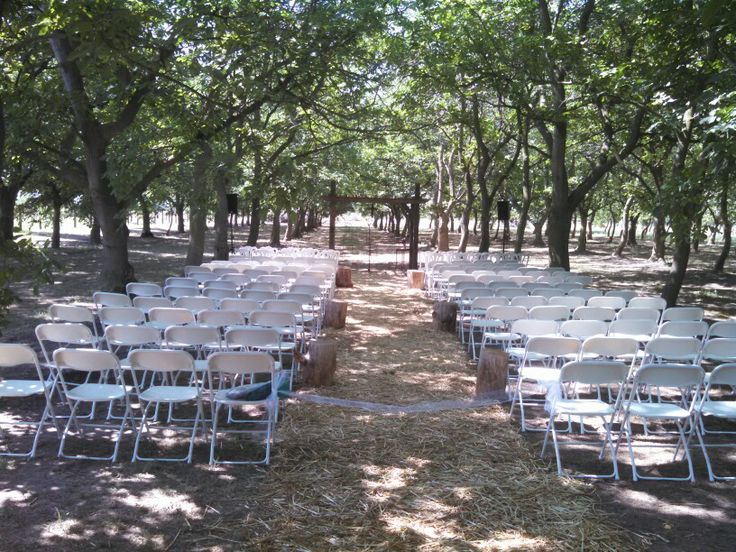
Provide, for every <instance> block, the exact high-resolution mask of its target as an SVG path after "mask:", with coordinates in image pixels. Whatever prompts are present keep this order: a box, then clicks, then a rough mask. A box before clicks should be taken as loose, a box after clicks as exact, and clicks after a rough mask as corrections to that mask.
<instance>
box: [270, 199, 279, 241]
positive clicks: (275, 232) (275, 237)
mask: <svg viewBox="0 0 736 552" xmlns="http://www.w3.org/2000/svg"><path fill="white" fill-rule="evenodd" d="M270 245H271V247H281V207H274V208H273V223H272V224H271V242H270Z"/></svg>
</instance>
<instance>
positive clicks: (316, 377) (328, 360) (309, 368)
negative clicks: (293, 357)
mask: <svg viewBox="0 0 736 552" xmlns="http://www.w3.org/2000/svg"><path fill="white" fill-rule="evenodd" d="M307 350H308V351H309V352H308V353H307V355H305V356H304V357H302V375H303V378H304V383H305V384H306V385H309V386H312V387H323V386H325V385H332V382H333V381H334V380H335V370H337V341H335V340H334V339H324V338H322V339H310V340H309V345H307Z"/></svg>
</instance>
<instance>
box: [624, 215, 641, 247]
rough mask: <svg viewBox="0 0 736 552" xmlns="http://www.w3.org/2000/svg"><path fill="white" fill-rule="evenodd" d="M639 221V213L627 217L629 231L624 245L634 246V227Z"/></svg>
mask: <svg viewBox="0 0 736 552" xmlns="http://www.w3.org/2000/svg"><path fill="white" fill-rule="evenodd" d="M638 223H639V215H632V216H631V217H630V219H629V232H628V236H627V238H626V245H629V246H635V245H637V243H636V227H637V224H638Z"/></svg>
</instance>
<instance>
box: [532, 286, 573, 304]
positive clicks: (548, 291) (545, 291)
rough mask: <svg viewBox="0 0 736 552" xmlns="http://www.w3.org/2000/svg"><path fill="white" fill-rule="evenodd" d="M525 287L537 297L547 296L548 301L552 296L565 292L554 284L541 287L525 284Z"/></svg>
mask: <svg viewBox="0 0 736 552" xmlns="http://www.w3.org/2000/svg"><path fill="white" fill-rule="evenodd" d="M525 289H528V290H529V293H531V294H532V295H534V296H536V297H545V298H546V299H547V301H549V300H550V299H551V298H552V297H559V296H560V294H561V293H563V292H562V291H560V290H559V289H557V288H556V287H552V286H549V287H544V288H540V287H536V285H535V286H534V287H531V286H530V287H526V285H525ZM583 303H584V301H583Z"/></svg>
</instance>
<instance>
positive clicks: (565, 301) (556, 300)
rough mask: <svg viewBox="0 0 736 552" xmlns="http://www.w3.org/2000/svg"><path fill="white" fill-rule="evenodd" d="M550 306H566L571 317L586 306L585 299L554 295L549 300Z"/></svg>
mask: <svg viewBox="0 0 736 552" xmlns="http://www.w3.org/2000/svg"><path fill="white" fill-rule="evenodd" d="M547 304H549V305H564V306H566V307H567V308H568V309H570V315H572V311H574V310H575V309H576V308H578V307H584V306H585V299H584V298H582V297H575V296H573V295H553V296H552V297H550V298H549V299H548V303H547Z"/></svg>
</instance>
